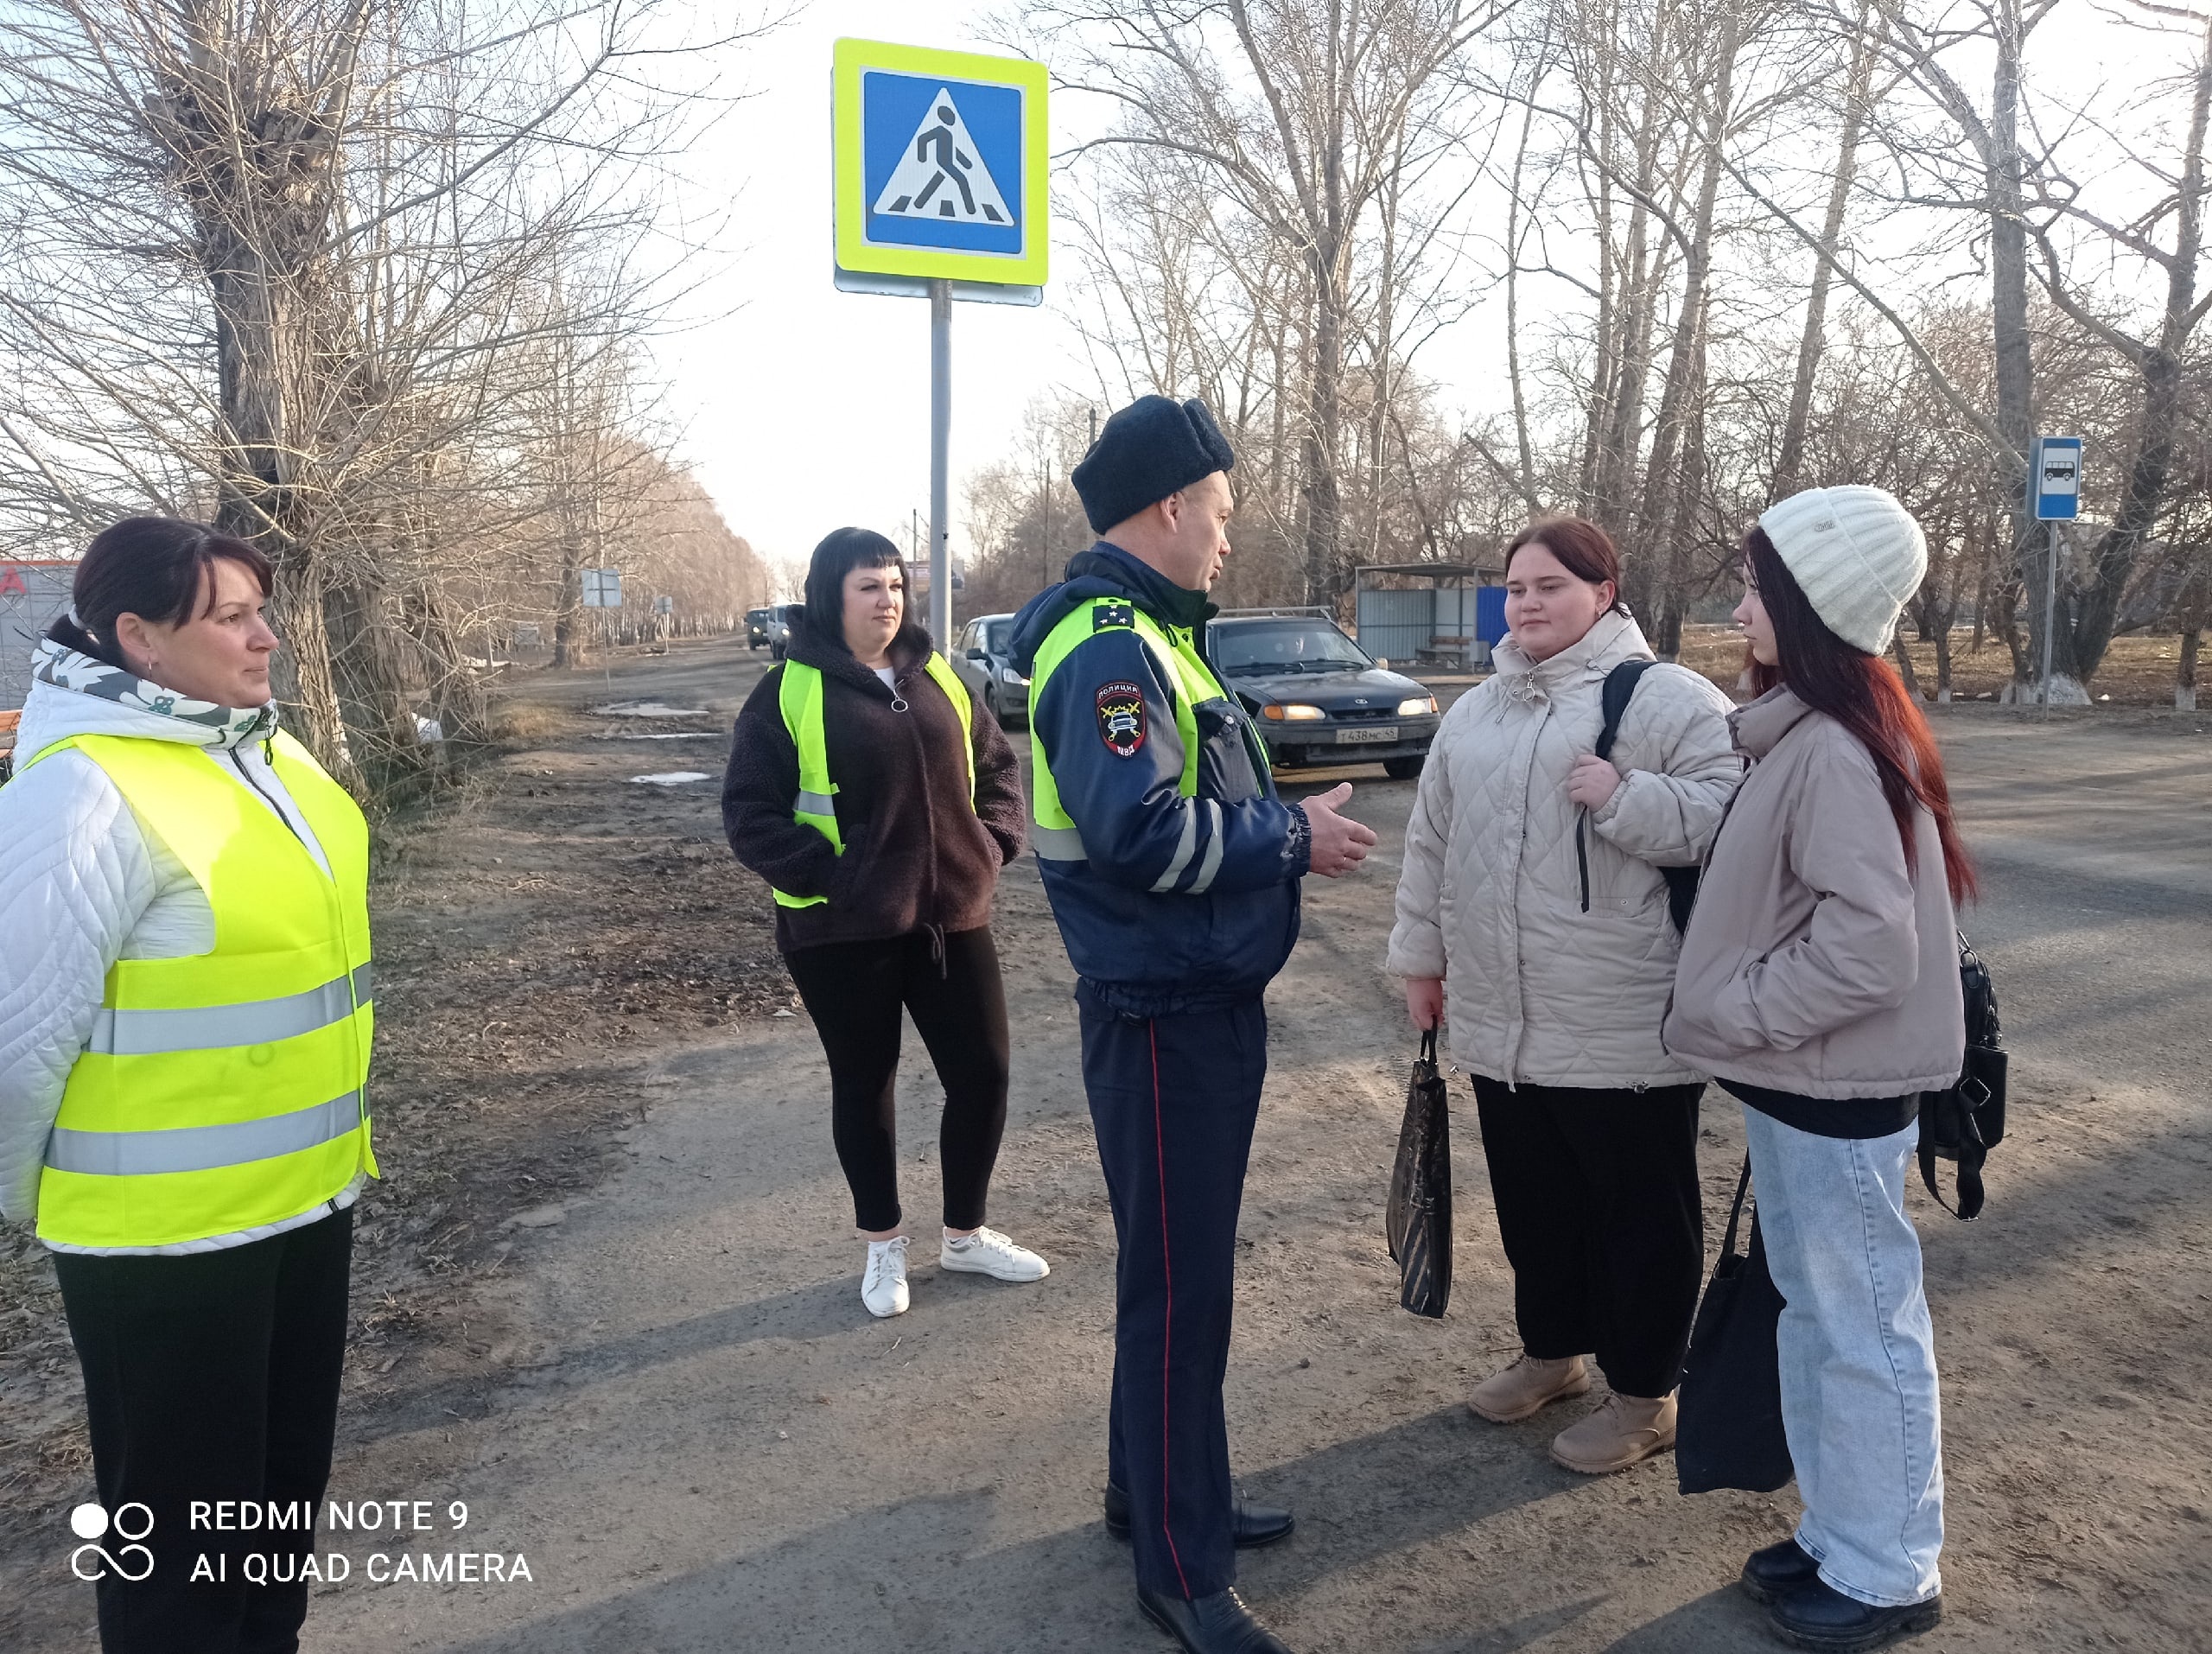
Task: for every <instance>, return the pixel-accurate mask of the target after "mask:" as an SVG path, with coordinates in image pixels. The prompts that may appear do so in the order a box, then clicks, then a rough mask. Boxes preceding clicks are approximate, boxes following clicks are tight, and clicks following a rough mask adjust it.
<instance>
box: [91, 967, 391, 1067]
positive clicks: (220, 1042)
mask: <svg viewBox="0 0 2212 1654" xmlns="http://www.w3.org/2000/svg"><path fill="white" fill-rule="evenodd" d="M371 973H372V967H371V966H368V965H363V966H362V967H361V968H360V969H359V970H356V971H355V972H353V975H352V976H340V977H339V978H338V979H337V980H336V981H335V982H327V983H323V985H322V986H321V987H320V988H310V989H308V990H307V992H305V993H304V994H287V995H285V996H284V997H283V998H282V999H256V1000H249V1001H247V1002H245V1004H243V1005H204V1006H198V1007H195V1008H192V1009H190V1010H182V1011H145V1010H127V1011H117V1010H102V1011H101V1012H100V1014H99V1015H98V1016H96V1017H94V1018H93V1019H92V1039H91V1040H89V1041H88V1042H87V1043H86V1046H85V1049H86V1050H87V1051H92V1052H97V1053H99V1054H100V1055H101V1056H103V1057H157V1056H164V1055H167V1054H168V1053H170V1052H175V1051H222V1050H226V1049H228V1048H230V1047H231V1046H266V1045H274V1044H275V1043H276V1042H277V1040H291V1039H296V1038H297V1037H298V1036H299V1035H301V1034H313V1033H314V1032H315V1030H316V1029H317V1028H327V1027H329V1026H330V1025H331V1024H332V1023H333V1022H343V1021H345V1020H346V1018H347V1017H349V1016H351V1015H353V1012H354V1009H355V1008H356V1007H357V1006H360V1005H366V1004H367V1003H369V1002H370V998H371V985H372V975H371Z"/></svg>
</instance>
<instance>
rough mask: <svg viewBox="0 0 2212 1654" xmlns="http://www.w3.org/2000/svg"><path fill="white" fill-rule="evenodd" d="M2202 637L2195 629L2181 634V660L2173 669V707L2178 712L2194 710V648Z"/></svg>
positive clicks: (2199, 631)
mask: <svg viewBox="0 0 2212 1654" xmlns="http://www.w3.org/2000/svg"><path fill="white" fill-rule="evenodd" d="M2203 636H2204V633H2202V631H2201V630H2200V629H2199V628H2197V627H2190V629H2189V630H2188V631H2186V632H2184V633H2182V634H2181V660H2180V662H2179V663H2178V664H2177V665H2176V666H2175V667H2174V706H2175V708H2176V709H2177V710H2179V711H2183V712H2194V711H2196V647H2197V645H2198V643H2199V642H2200V641H2201V640H2202V638H2203Z"/></svg>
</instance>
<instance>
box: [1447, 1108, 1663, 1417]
mask: <svg viewBox="0 0 2212 1654" xmlns="http://www.w3.org/2000/svg"><path fill="white" fill-rule="evenodd" d="M1704 1090H1705V1087H1704V1086H1702V1085H1655V1086H1653V1087H1652V1088H1651V1089H1650V1090H1649V1091H1628V1090H1620V1091H1599V1090H1595V1089H1592V1088H1588V1087H1582V1086H1567V1085H1522V1086H1521V1087H1520V1088H1519V1089H1518V1090H1510V1089H1508V1088H1507V1086H1506V1085H1505V1084H1504V1083H1503V1081H1501V1080H1494V1079H1490V1078H1485V1077H1484V1076H1482V1075H1480V1074H1478V1075H1476V1076H1475V1104H1476V1108H1477V1111H1478V1115H1479V1116H1480V1118H1481V1121H1482V1128H1483V1155H1484V1159H1486V1160H1487V1161H1489V1162H1490V1186H1491V1194H1492V1195H1493V1196H1494V1197H1495V1198H1496V1199H1497V1227H1498V1232H1499V1234H1500V1235H1501V1236H1502V1237H1503V1239H1504V1242H1505V1256H1506V1261H1507V1262H1508V1263H1511V1264H1512V1266H1513V1309H1514V1316H1515V1319H1516V1320H1517V1322H1518V1323H1519V1326H1520V1331H1521V1343H1522V1347H1523V1348H1524V1349H1526V1350H1527V1351H1528V1352H1529V1354H1530V1355H1533V1356H1535V1357H1537V1358H1540V1359H1543V1360H1553V1361H1555V1360H1559V1359H1561V1358H1565V1357H1567V1356H1571V1355H1586V1354H1590V1353H1592V1352H1595V1354H1596V1357H1597V1361H1598V1369H1599V1371H1601V1372H1603V1373H1604V1374H1605V1382H1606V1383H1607V1384H1611V1386H1612V1388H1613V1390H1614V1393H1615V1394H1617V1395H1622V1396H1646V1397H1649V1396H1664V1395H1666V1394H1668V1393H1669V1391H1671V1390H1673V1389H1674V1388H1675V1384H1676V1383H1677V1382H1679V1381H1680V1379H1681V1371H1682V1352H1684V1350H1685V1349H1687V1348H1688V1345H1689V1337H1690V1318H1691V1317H1692V1316H1693V1315H1694V1314H1696V1312H1697V1295H1698V1288H1699V1286H1700V1284H1701V1282H1702V1281H1703V1278H1704V1274H1705V1206H1704V1202H1703V1200H1702V1199H1701V1198H1700V1192H1699V1188H1698V1180H1697V1104H1698V1097H1699V1096H1700V1094H1701V1093H1702V1092H1703V1091H1704Z"/></svg>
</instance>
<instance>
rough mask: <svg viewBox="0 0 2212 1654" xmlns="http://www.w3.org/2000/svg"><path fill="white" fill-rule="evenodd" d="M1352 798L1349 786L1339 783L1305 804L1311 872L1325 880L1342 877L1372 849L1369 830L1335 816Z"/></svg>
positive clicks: (1373, 832)
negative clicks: (1311, 844) (1310, 848)
mask: <svg viewBox="0 0 2212 1654" xmlns="http://www.w3.org/2000/svg"><path fill="white" fill-rule="evenodd" d="M1349 798H1351V782H1349V781H1339V782H1338V783H1337V784H1336V786H1332V787H1331V788H1330V789H1329V790H1328V791H1327V792H1324V793H1321V794H1319V796H1317V797H1315V798H1308V799H1306V825H1307V826H1308V827H1310V828H1311V829H1313V871H1314V872H1316V873H1318V874H1319V875H1321V876H1322V877H1323V878H1325V879H1341V878H1342V877H1344V875H1345V874H1347V873H1349V872H1351V870H1352V869H1353V868H1356V867H1357V866H1358V865H1359V864H1360V863H1361V862H1363V861H1365V860H1366V859H1367V852H1368V851H1369V850H1370V849H1373V848H1374V845H1375V830H1374V829H1373V828H1372V827H1370V826H1368V825H1366V824H1364V823H1362V822H1357V821H1354V820H1353V819H1352V818H1351V817H1350V816H1340V815H1338V813H1337V811H1339V810H1341V809H1342V808H1343V807H1344V803H1345V801H1346V800H1347V799H1349Z"/></svg>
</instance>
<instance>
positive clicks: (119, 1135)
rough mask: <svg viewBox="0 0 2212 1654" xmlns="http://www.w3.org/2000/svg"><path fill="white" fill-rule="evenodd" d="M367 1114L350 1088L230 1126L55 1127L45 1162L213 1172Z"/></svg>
mask: <svg viewBox="0 0 2212 1654" xmlns="http://www.w3.org/2000/svg"><path fill="white" fill-rule="evenodd" d="M363 1117H364V1116H362V1113H361V1094H360V1093H359V1091H348V1092H346V1095H345V1096H343V1097H333V1098H332V1099H331V1100H330V1101H329V1102H327V1103H318V1104H315V1106H314V1107H313V1108H311V1109H301V1110H298V1111H297V1112H296V1113H292V1114H276V1115H271V1116H269V1117H268V1118H267V1119H265V1120H238V1121H234V1122H232V1123H230V1124H228V1125H220V1126H181V1127H179V1128H177V1129H175V1130H172V1131H70V1130H67V1129H65V1128H63V1127H60V1126H56V1127H55V1128H54V1134H53V1136H50V1137H48V1139H47V1143H46V1163H47V1164H48V1166H50V1167H53V1168H54V1170H55V1171H57V1172H79V1173H82V1174H85V1175H86V1176H88V1177H148V1176H151V1175H153V1174H156V1173H159V1172H213V1171H216V1170H219V1168H221V1167H226V1166H244V1165H245V1164H247V1163H248V1162H250V1161H257V1160H273V1159H274V1158H275V1157H276V1156H277V1155H291V1154H296V1153H298V1152H299V1151H300V1150H301V1149H302V1148H315V1146H316V1145H317V1144H318V1143H327V1142H333V1141H334V1140H335V1139H337V1138H340V1137H343V1136H345V1135H346V1133H347V1132H349V1131H351V1130H353V1129H354V1127H356V1126H358V1125H359V1124H360V1123H361V1122H362V1119H363Z"/></svg>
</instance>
